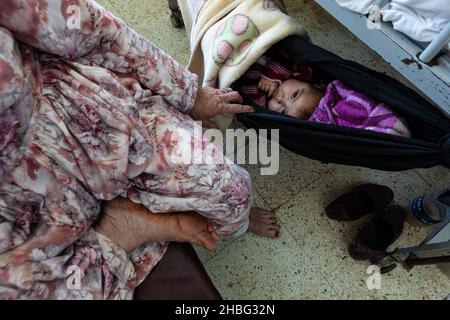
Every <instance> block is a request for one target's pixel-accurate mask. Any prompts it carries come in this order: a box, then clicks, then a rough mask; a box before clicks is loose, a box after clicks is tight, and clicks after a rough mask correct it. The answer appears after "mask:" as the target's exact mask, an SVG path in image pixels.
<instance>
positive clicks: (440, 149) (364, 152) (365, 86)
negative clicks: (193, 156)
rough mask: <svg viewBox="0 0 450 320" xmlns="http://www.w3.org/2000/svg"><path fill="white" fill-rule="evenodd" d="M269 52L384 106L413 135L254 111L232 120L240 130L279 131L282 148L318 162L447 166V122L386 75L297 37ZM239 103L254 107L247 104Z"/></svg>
mask: <svg viewBox="0 0 450 320" xmlns="http://www.w3.org/2000/svg"><path fill="white" fill-rule="evenodd" d="M273 48H275V49H276V50H277V51H278V50H281V51H283V52H286V53H288V54H290V55H292V56H295V57H296V58H298V59H301V60H304V61H308V62H309V63H311V64H312V65H313V66H314V67H315V68H317V69H318V70H319V71H320V72H322V73H325V74H327V75H328V76H329V77H330V79H339V80H342V81H344V82H346V83H348V84H349V85H350V86H351V87H353V88H354V89H355V90H357V91H360V92H362V93H365V94H366V95H368V96H371V97H373V98H375V99H377V100H378V101H381V102H384V103H385V104H387V105H388V106H389V107H390V108H392V109H393V110H394V111H395V112H396V113H397V115H399V116H401V117H404V118H405V119H406V121H407V123H408V126H409V128H410V130H411V132H412V136H413V137H412V138H405V137H400V136H395V135H390V134H384V133H378V132H374V131H368V130H359V129H353V128H347V127H341V126H335V125H329V124H322V123H316V122H309V121H306V120H300V119H297V118H292V117H289V116H286V115H282V114H279V113H276V112H272V111H270V110H266V109H262V108H257V109H258V111H257V112H256V113H252V114H244V115H239V116H238V120H239V121H240V122H241V123H242V124H244V125H245V126H246V127H248V128H253V129H269V130H270V129H279V133H280V144H281V145H282V146H283V147H285V148H286V149H288V150H290V151H292V152H294V153H297V154H300V155H303V156H306V157H309V158H312V159H315V160H320V161H322V162H327V163H328V162H330V163H338V164H345V165H353V166H362V167H368V168H372V169H378V170H385V171H402V170H408V169H414V168H430V167H433V166H436V165H443V166H445V167H447V168H450V118H449V117H447V116H446V115H445V114H444V113H443V112H441V111H440V110H438V109H437V108H435V107H434V106H433V105H432V104H430V103H429V102H428V101H427V100H425V99H424V98H422V97H421V96H420V95H418V94H417V93H416V92H414V91H413V90H411V89H409V88H407V87H406V86H404V85H403V84H401V83H400V82H398V81H397V80H394V79H392V78H391V77H388V76H386V75H384V74H382V73H379V72H376V71H373V70H371V69H368V68H366V67H364V66H362V65H360V64H358V63H355V62H353V61H348V60H344V59H342V58H340V57H339V56H337V55H335V54H333V53H331V52H329V51H327V50H325V49H322V48H320V47H318V46H316V45H314V44H312V43H311V42H309V41H307V40H304V39H302V38H300V37H296V36H291V37H288V38H286V39H284V40H282V41H281V42H279V43H278V44H276V45H275V46H274V47H272V49H273ZM449 94H450V90H449ZM244 99H245V97H244ZM245 100H246V103H247V104H251V105H253V106H254V103H253V102H251V101H249V100H248V99H245ZM255 107H256V106H255Z"/></svg>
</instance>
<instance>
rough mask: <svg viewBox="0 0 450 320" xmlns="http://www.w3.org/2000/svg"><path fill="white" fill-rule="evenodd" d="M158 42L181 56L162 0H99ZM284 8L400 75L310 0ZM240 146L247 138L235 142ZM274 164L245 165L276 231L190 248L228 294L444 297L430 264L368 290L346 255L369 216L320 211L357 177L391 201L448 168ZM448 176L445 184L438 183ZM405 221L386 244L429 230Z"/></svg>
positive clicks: (299, 161) (184, 58) (360, 268)
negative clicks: (262, 168) (263, 172)
mask: <svg viewBox="0 0 450 320" xmlns="http://www.w3.org/2000/svg"><path fill="white" fill-rule="evenodd" d="M99 2H100V3H102V4H103V5H105V6H106V7H107V8H108V9H110V10H111V11H112V12H113V13H114V14H116V15H117V16H119V17H120V18H122V19H124V20H125V21H126V22H127V23H128V24H130V25H131V26H132V27H134V28H135V29H136V30H137V31H138V32H141V33H143V34H144V35H145V36H147V37H148V38H149V39H151V40H152V41H154V42H155V43H156V44H157V45H159V46H160V47H161V48H163V49H164V50H166V51H167V52H168V53H170V54H171V55H172V56H173V57H175V58H176V59H178V60H179V61H180V62H181V63H183V64H187V62H188V60H189V43H188V39H187V36H186V34H185V32H184V30H177V29H175V28H173V27H172V26H171V24H170V20H169V16H170V11H169V10H168V6H167V3H166V1H163V0H132V1H123V0H101V1H99ZM286 4H287V6H288V10H289V12H290V14H291V15H292V16H294V17H296V18H297V19H298V20H299V21H300V22H301V23H303V25H304V26H305V27H306V29H307V30H308V31H309V33H310V35H311V38H312V40H313V42H315V43H316V44H318V45H320V46H322V47H324V48H326V49H328V50H330V51H333V52H335V53H337V54H339V55H341V56H343V57H345V58H348V59H353V60H356V61H358V62H360V63H362V64H364V65H366V66H369V67H371V68H374V69H376V70H378V71H381V72H386V73H387V74H389V75H391V76H394V77H396V78H398V79H400V80H401V81H403V82H405V80H404V79H402V78H401V76H399V75H398V74H397V73H396V72H395V71H394V70H393V69H392V68H390V66H389V65H388V64H387V63H385V62H384V61H383V60H382V59H381V58H380V57H379V56H378V55H377V54H375V53H374V52H373V51H371V50H370V49H369V48H367V47H366V46H365V45H364V44H363V43H361V42H360V41H359V40H357V39H356V38H355V37H354V36H353V35H352V34H351V33H350V32H349V31H347V30H346V29H345V28H344V27H342V26H341V25H340V24H339V23H338V22H336V21H335V20H334V19H333V18H332V17H331V16H329V15H328V14H327V13H326V12H324V11H323V10H322V9H321V8H320V7H318V6H317V5H316V4H315V3H314V1H312V0H286ZM241 147H245V146H241ZM280 156H281V160H280V166H281V168H280V173H279V174H278V175H277V176H274V177H264V176H260V175H259V170H257V169H258V168H257V167H255V166H247V168H248V169H249V171H250V172H251V174H252V176H253V180H254V185H255V188H256V190H257V201H256V204H257V205H259V206H263V207H266V208H270V209H272V210H275V212H276V213H277V215H278V217H279V218H280V220H281V223H282V227H283V233H282V237H281V239H279V240H267V239H262V238H259V237H256V236H253V235H251V234H246V235H244V236H242V237H240V238H238V239H226V240H223V241H221V243H220V245H219V249H218V250H217V252H216V253H214V254H211V253H206V252H204V251H202V250H200V249H199V250H198V252H199V255H200V257H201V259H202V261H204V263H205V265H206V268H207V270H208V272H209V273H210V275H211V277H212V279H213V281H214V282H215V284H216V285H217V287H218V289H219V291H220V292H221V293H222V294H223V296H224V297H225V298H229V299H241V298H248V299H324V298H330V299H345V298H350V299H443V298H445V297H446V296H447V295H448V293H449V292H450V282H449V280H448V279H447V278H446V277H445V276H444V275H443V274H442V273H441V272H440V271H439V270H438V269H437V268H435V267H430V266H427V267H416V268H415V269H413V270H412V271H411V272H407V271H405V270H404V269H402V268H397V269H396V270H394V272H392V273H390V274H388V275H385V276H383V278H382V286H381V290H375V291H371V290H368V289H367V286H366V280H367V278H368V274H366V268H367V266H368V263H357V262H354V261H353V260H352V259H351V258H349V256H348V254H347V245H348V243H349V241H350V240H351V238H352V237H353V236H354V235H355V233H356V232H357V229H358V227H359V226H361V224H363V223H364V222H365V221H367V219H363V221H358V222H354V223H337V222H333V221H330V220H328V219H326V217H325V216H324V212H323V208H324V206H325V205H326V204H327V203H328V202H329V201H331V200H332V199H333V198H334V197H335V196H336V195H338V194H339V193H342V192H344V191H346V190H349V189H350V188H351V187H352V186H353V185H356V184H358V183H360V182H375V183H382V184H385V185H388V186H390V187H391V188H392V189H393V190H394V191H395V194H396V202H397V203H399V204H403V205H405V204H407V203H408V201H410V200H411V199H412V198H413V197H415V196H417V195H421V194H423V193H426V192H429V191H437V190H442V189H443V188H445V187H448V182H449V181H450V171H449V170H445V169H443V168H434V169H430V170H411V171H408V172H403V173H388V172H380V171H375V170H368V169H364V168H353V167H347V166H341V165H324V164H321V163H319V162H317V161H312V160H309V159H306V158H304V157H300V156H297V155H294V154H292V153H289V152H288V151H286V150H281V155H280ZM446 184H447V185H446ZM429 231H430V230H429V229H418V228H413V227H411V226H409V225H407V227H406V229H405V231H404V233H403V235H402V236H401V238H400V239H399V241H398V242H397V243H396V244H394V245H393V247H396V246H399V245H400V246H405V245H416V244H418V243H419V242H420V241H421V240H422V239H423V237H424V236H425V235H426V234H427V232H429Z"/></svg>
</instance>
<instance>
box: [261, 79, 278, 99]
mask: <svg viewBox="0 0 450 320" xmlns="http://www.w3.org/2000/svg"><path fill="white" fill-rule="evenodd" d="M279 86H280V84H279V83H278V82H276V81H271V80H268V79H264V78H261V80H260V81H259V84H258V88H259V89H261V90H262V91H264V92H266V93H267V95H268V96H269V98H272V97H273V95H274V94H275V92H277V90H278V87H279Z"/></svg>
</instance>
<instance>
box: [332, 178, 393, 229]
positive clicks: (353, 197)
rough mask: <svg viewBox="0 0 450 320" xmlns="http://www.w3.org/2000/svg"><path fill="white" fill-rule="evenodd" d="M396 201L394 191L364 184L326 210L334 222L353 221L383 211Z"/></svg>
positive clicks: (335, 201)
mask: <svg viewBox="0 0 450 320" xmlns="http://www.w3.org/2000/svg"><path fill="white" fill-rule="evenodd" d="M393 199H394V193H393V192H392V190H391V189H390V188H388V187H385V186H380V185H377V184H371V183H369V184H363V185H361V186H358V187H356V188H354V189H353V190H352V191H351V192H349V193H346V194H344V195H342V196H340V197H339V198H337V199H336V200H334V201H333V202H332V203H331V204H329V205H328V206H327V208H326V209H325V212H326V215H327V216H328V217H329V218H330V219H333V220H339V221H352V220H356V219H359V218H361V217H362V216H365V215H366V214H369V213H371V212H374V211H378V210H383V209H384V208H386V207H387V206H388V205H389V204H390V203H391V202H392V200H393Z"/></svg>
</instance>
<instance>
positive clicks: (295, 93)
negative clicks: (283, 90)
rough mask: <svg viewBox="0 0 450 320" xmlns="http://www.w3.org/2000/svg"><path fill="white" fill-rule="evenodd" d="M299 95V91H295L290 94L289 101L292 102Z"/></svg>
mask: <svg viewBox="0 0 450 320" xmlns="http://www.w3.org/2000/svg"><path fill="white" fill-rule="evenodd" d="M299 93H300V91H299V90H297V91H295V92H294V93H293V94H292V96H291V99H292V100H294V99H295V98H297V97H298V94H299Z"/></svg>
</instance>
